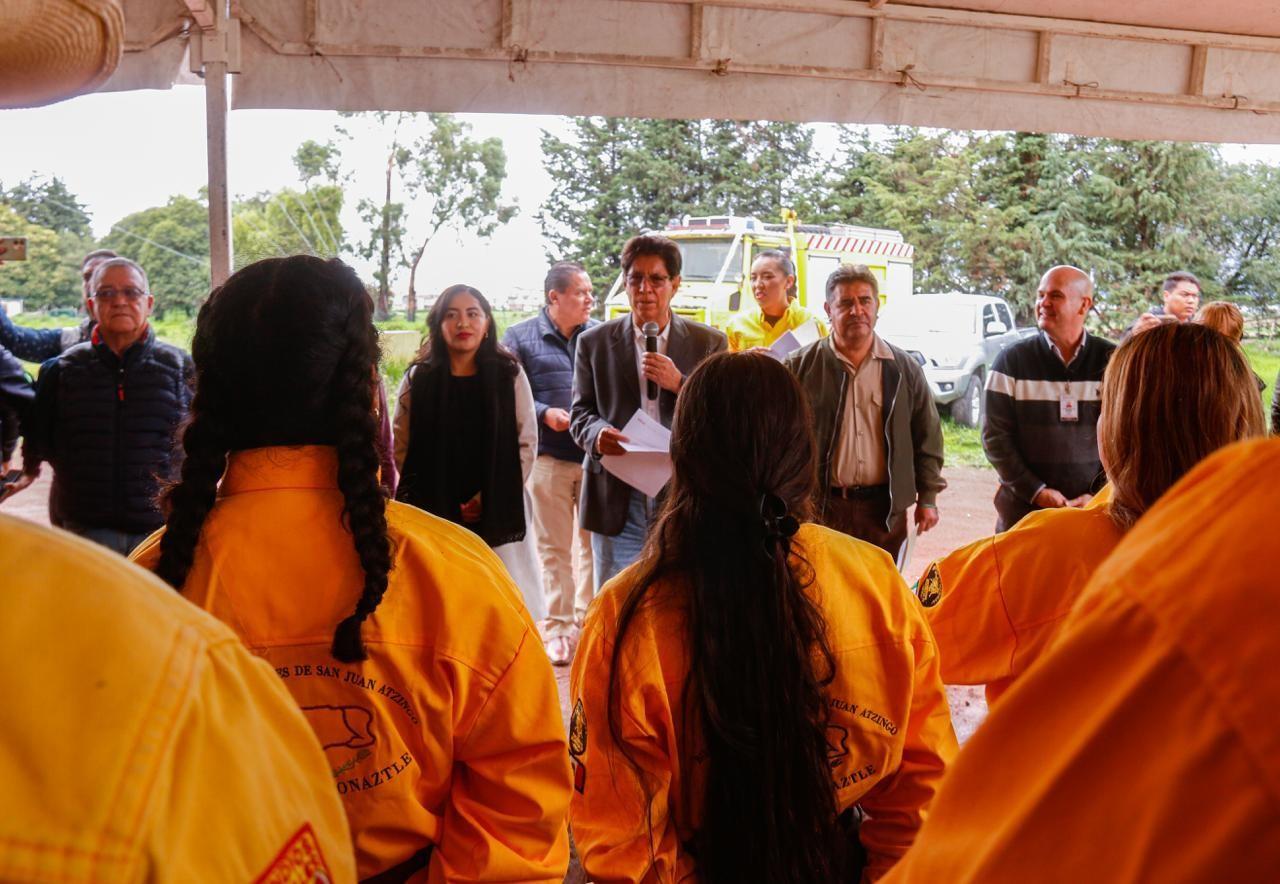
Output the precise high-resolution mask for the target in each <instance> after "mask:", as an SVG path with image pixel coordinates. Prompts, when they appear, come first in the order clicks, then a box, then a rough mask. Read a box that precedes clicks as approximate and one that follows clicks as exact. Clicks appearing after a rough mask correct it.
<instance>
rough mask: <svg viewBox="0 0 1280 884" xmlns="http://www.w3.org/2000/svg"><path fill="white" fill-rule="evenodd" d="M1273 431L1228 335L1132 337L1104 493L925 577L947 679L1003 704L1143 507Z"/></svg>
mask: <svg viewBox="0 0 1280 884" xmlns="http://www.w3.org/2000/svg"><path fill="white" fill-rule="evenodd" d="M1265 432H1266V430H1265V427H1264V424H1263V415H1262V402H1261V399H1260V398H1259V396H1258V388H1257V385H1256V384H1255V381H1254V375H1253V370H1252V368H1250V366H1249V361H1248V360H1247V359H1246V358H1245V356H1244V353H1243V352H1241V350H1240V348H1239V347H1238V346H1236V345H1235V344H1234V343H1233V342H1232V341H1230V340H1229V339H1228V338H1226V337H1224V336H1223V335H1221V334H1219V333H1218V332H1215V331H1214V330H1212V329H1210V328H1207V327H1205V326H1203V325H1199V324H1196V323H1165V324H1162V325H1158V326H1155V327H1154V328H1151V329H1148V330H1147V331H1144V332H1142V333H1141V334H1136V335H1131V336H1130V337H1129V338H1128V339H1126V340H1125V342H1124V343H1123V344H1121V345H1120V346H1119V348H1117V349H1116V352H1115V354H1114V355H1113V356H1112V357H1111V361H1110V363H1109V364H1108V365H1107V371H1106V374H1105V375H1104V376H1103V380H1102V411H1101V415H1100V416H1099V420H1098V454H1099V455H1100V456H1101V458H1102V464H1103V467H1104V469H1105V470H1106V472H1107V478H1108V480H1109V484H1108V486H1107V487H1106V488H1104V489H1103V493H1102V494H1100V495H1099V498H1101V500H1098V499H1097V498H1095V500H1094V502H1093V503H1091V504H1090V505H1089V506H1086V507H1084V508H1083V509H1078V508H1074V507H1061V508H1059V509H1048V510H1039V511H1037V512H1034V513H1032V514H1031V515H1029V516H1027V517H1025V518H1024V519H1023V520H1022V521H1020V522H1019V523H1018V524H1017V525H1016V526H1015V527H1014V528H1012V529H1010V530H1009V531H1006V532H1004V533H1002V534H997V535H995V536H994V537H988V538H984V539H983V540H979V541H977V542H975V543H972V544H969V545H968V546H965V547H962V548H960V549H958V550H956V551H955V552H953V553H951V554H950V555H947V556H945V557H944V558H942V559H939V560H938V561H937V562H934V563H933V564H931V565H930V566H929V567H928V568H927V569H925V572H924V576H923V577H921V578H920V581H919V582H918V583H917V584H916V592H917V595H918V596H919V598H920V601H921V603H922V604H923V605H924V607H925V612H926V614H927V615H928V618H929V623H930V625H931V626H932V627H933V634H934V637H935V638H936V639H937V642H938V649H939V651H940V653H941V655H942V680H943V681H945V682H946V683H947V684H985V685H986V686H987V700H988V702H990V703H994V702H995V701H996V700H997V699H999V698H1000V697H1001V696H1002V695H1003V694H1004V693H1005V691H1007V690H1008V689H1009V688H1010V687H1011V686H1012V685H1013V683H1014V682H1015V681H1016V680H1017V679H1018V678H1019V677H1020V676H1021V675H1022V674H1023V673H1024V672H1025V671H1026V670H1027V668H1028V667H1029V666H1030V665H1031V664H1032V663H1034V662H1035V661H1036V660H1037V659H1039V658H1040V657H1041V656H1042V655H1043V653H1044V651H1045V649H1046V648H1047V647H1048V645H1049V643H1050V642H1051V640H1052V639H1053V638H1054V637H1055V636H1056V635H1057V634H1058V632H1059V631H1060V630H1061V628H1062V624H1063V621H1064V620H1065V618H1066V616H1067V614H1068V613H1070V611H1071V608H1072V606H1073V605H1074V603H1075V600H1076V598H1077V597H1078V595H1079V594H1080V591H1081V590H1082V589H1084V586H1085V584H1086V583H1088V582H1089V578H1090V577H1091V576H1092V575H1093V573H1094V572H1095V571H1096V570H1097V568H1098V566H1099V565H1100V564H1101V563H1102V561H1103V560H1104V559H1106V558H1107V556H1108V555H1110V553H1111V551H1112V550H1113V549H1115V548H1116V546H1117V545H1118V544H1119V543H1120V541H1121V540H1122V539H1123V538H1124V535H1125V533H1126V532H1128V530H1129V529H1130V528H1132V527H1133V525H1134V523H1135V522H1137V521H1138V519H1139V518H1140V517H1141V516H1142V514H1143V513H1145V512H1146V511H1147V510H1148V509H1150V508H1151V507H1152V506H1153V505H1154V504H1155V503H1156V501H1157V500H1159V499H1160V496H1161V495H1162V494H1164V493H1165V491H1167V490H1168V489H1169V487H1170V486H1171V485H1173V484H1174V483H1175V482H1177V481H1178V479H1180V478H1181V477H1182V476H1183V474H1184V473H1186V472H1187V471H1188V470H1190V469H1191V468H1192V467H1194V466H1195V465H1196V464H1197V463H1199V462H1200V461H1201V460H1202V459H1204V458H1205V457H1207V456H1208V455H1210V454H1212V453H1213V452H1214V451H1216V450H1218V449H1219V448H1222V447H1223V446H1226V445H1229V444H1231V443H1232V442H1236V441H1239V440H1241V439H1248V438H1250V437H1253V436H1261V435H1263V434H1264V433H1265Z"/></svg>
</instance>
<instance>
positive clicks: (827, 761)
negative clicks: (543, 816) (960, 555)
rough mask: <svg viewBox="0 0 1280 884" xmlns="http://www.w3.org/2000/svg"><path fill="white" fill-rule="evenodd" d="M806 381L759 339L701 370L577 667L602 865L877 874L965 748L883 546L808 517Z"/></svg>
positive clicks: (577, 706)
mask: <svg viewBox="0 0 1280 884" xmlns="http://www.w3.org/2000/svg"><path fill="white" fill-rule="evenodd" d="M810 425H811V421H810V416H809V407H808V404H807V402H806V399H805V395H804V392H803V390H802V389H801V387H800V385H799V383H798V382H797V381H796V379H795V378H794V377H793V376H792V375H791V373H790V372H789V371H787V369H786V368H784V367H783V366H782V365H780V364H779V363H778V362H776V361H775V360H774V359H773V358H772V357H771V356H769V355H768V354H765V353H760V352H757V351H748V352H743V353H726V354H722V355H715V356H711V357H708V358H707V359H706V360H705V361H704V362H703V363H701V365H700V366H699V367H698V368H697V369H695V370H694V372H693V373H692V374H691V375H690V376H689V377H688V379H687V381H686V382H685V385H684V389H683V391H682V392H681V394H680V400H679V403H678V404H677V406H676V413H675V421H674V425H673V427H672V440H671V457H672V463H673V468H674V474H673V477H672V480H671V484H670V486H669V488H668V493H667V497H666V499H665V501H664V503H663V507H662V510H661V513H660V516H659V518H658V521H657V523H656V524H655V526H654V529H653V531H652V532H651V534H650V535H649V539H648V541H647V542H646V545H645V547H644V551H643V552H642V554H641V557H640V559H639V560H638V561H637V562H636V563H635V564H633V565H631V566H630V567H629V568H627V569H626V570H624V571H623V572H622V573H621V574H619V575H618V576H617V577H616V578H615V579H614V580H612V581H610V582H609V584H607V585H606V586H605V590H604V593H603V594H602V595H601V596H600V597H598V598H597V599H596V601H595V602H594V603H593V606H592V608H591V611H590V613H589V614H588V617H587V623H586V626H585V628H584V631H583V639H582V643H581V645H580V647H579V650H578V654H577V657H576V658H575V660H574V663H573V670H572V676H571V691H572V700H571V702H572V704H573V712H572V719H571V722H570V728H569V754H570V756H571V758H572V759H573V767H574V788H575V793H574V795H573V802H572V805H571V808H570V821H571V823H572V827H573V833H574V839H575V842H576V844H577V848H578V852H579V854H580V856H581V857H582V862H583V866H584V868H585V869H586V871H587V875H588V877H589V878H590V880H593V881H596V882H600V884H605V882H621V881H628V882H635V881H646V882H650V881H651V882H698V884H721V882H724V884H729V882H733V884H737V882H743V881H768V882H770V884H788V882H811V884H829V882H833V881H857V880H858V878H859V875H861V876H862V879H863V880H874V879H876V878H877V877H879V876H880V875H881V874H883V873H884V872H885V871H886V870H887V869H888V868H890V867H891V866H892V865H893V863H894V862H895V860H896V859H897V858H898V857H899V856H901V855H902V854H903V853H904V852H905V851H906V850H907V848H908V847H909V846H910V844H911V842H912V839H913V838H914V837H915V832H916V829H917V828H918V827H919V826H920V823H921V821H922V819H923V817H924V814H925V811H926V808H927V806H928V804H929V802H930V800H931V798H932V796H933V794H934V791H935V789H936V788H937V785H938V782H939V780H940V779H941V778H942V775H943V771H944V769H945V768H946V766H947V763H948V761H949V760H950V759H951V757H952V756H953V754H954V753H955V751H956V738H955V734H954V732H953V731H952V727H951V718H950V714H949V710H948V707H947V700H946V695H945V694H944V692H943V688H942V682H941V679H940V678H939V675H938V658H937V653H936V650H935V648H934V645H933V638H932V636H931V635H930V634H929V628H928V625H927V624H926V623H925V620H924V616H923V614H922V613H921V611H920V610H919V606H918V605H917V604H916V603H915V600H914V599H913V598H912V596H911V594H910V592H909V590H908V589H907V587H906V585H905V584H904V583H903V581H902V578H901V577H900V576H899V575H898V573H897V571H896V570H895V569H894V565H893V561H892V560H891V559H890V558H889V556H888V554H886V553H885V552H884V551H882V550H880V549H878V548H876V547H874V546H872V545H871V544H868V543H865V542H863V541H861V540H856V539H854V538H852V537H849V536H848V535H845V534H841V533H838V532H836V531H832V530H830V529H827V528H825V527H822V526H820V525H817V524H814V523H812V522H811V521H809V520H810V519H811V517H812V504H811V501H812V498H813V493H814V486H815V480H816V471H815V468H814V440H813V434H812V431H811V430H810Z"/></svg>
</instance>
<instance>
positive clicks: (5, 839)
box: [0, 515, 355, 882]
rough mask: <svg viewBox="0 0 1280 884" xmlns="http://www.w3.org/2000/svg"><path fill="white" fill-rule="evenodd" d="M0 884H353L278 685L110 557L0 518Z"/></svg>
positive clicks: (232, 643)
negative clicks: (299, 883)
mask: <svg viewBox="0 0 1280 884" xmlns="http://www.w3.org/2000/svg"><path fill="white" fill-rule="evenodd" d="M0 575H3V576H2V577H0V610H2V611H3V612H4V614H3V616H0V697H3V698H4V699H3V706H4V711H3V714H0V796H2V805H0V806H2V808H3V809H2V810H0V880H3V881H255V880H261V881H284V880H307V881H311V880H320V879H322V878H323V879H325V880H329V881H334V882H354V881H355V858H354V856H353V855H352V850H351V836H350V834H349V833H348V831H347V821H346V817H345V816H344V815H343V812H342V803H341V802H340V801H339V800H338V797H337V796H336V795H335V794H334V793H333V786H332V784H331V782H330V780H329V775H328V766H327V765H326V764H325V759H324V755H323V753H322V752H321V751H320V746H319V744H318V743H317V742H316V738H315V735H314V734H312V732H311V729H310V728H309V727H308V726H307V722H306V720H305V719H304V718H303V716H302V714H301V713H300V712H299V711H298V707H297V705H296V704H295V703H294V702H293V700H292V699H291V698H290V697H289V694H288V692H287V691H286V690H285V689H284V688H283V687H282V686H281V685H280V683H279V680H278V679H277V678H276V677H275V676H274V675H273V674H272V672H271V668H270V667H269V666H267V665H266V664H265V663H263V662H262V661H261V660H257V659H255V658H254V657H253V655H252V654H250V653H248V652H247V651H246V650H245V649H244V647H243V646H242V645H241V644H240V641H239V640H238V639H237V638H236V637H235V635H234V634H232V632H231V630H229V629H227V628H226V627H225V626H224V625H223V624H221V623H219V622H218V621H217V620H215V619H214V618H212V617H210V616H209V615H207V614H205V613H204V612H203V611H200V610H197V609H196V608H195V607H194V606H192V605H190V604H188V603H186V602H185V601H183V600H182V598H181V597H180V596H179V595H178V594H177V593H175V592H174V591H173V590H172V589H170V588H169V587H167V586H165V585H164V584H162V583H161V582H160V581H159V580H156V579H155V578H154V577H152V576H151V575H150V574H148V573H146V572H145V571H143V570H141V569H139V568H136V567H134V566H133V565H130V564H129V563H128V562H127V561H125V560H124V559H123V558H121V557H120V556H118V555H116V554H114V553H111V552H108V551H106V550H104V549H103V548H102V547H99V546H96V545H94V544H91V543H89V542H87V541H84V540H81V539H79V538H77V537H73V536H72V535H70V534H65V533H63V532H61V531H53V530H51V529H48V528H42V527H37V526H36V525H33V524H31V523H30V522H24V521H22V520H20V519H15V518H12V517H10V516H2V515H0Z"/></svg>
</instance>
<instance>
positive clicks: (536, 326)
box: [502, 261, 599, 666]
mask: <svg viewBox="0 0 1280 884" xmlns="http://www.w3.org/2000/svg"><path fill="white" fill-rule="evenodd" d="M543 293H544V294H545V296H546V299H547V302H546V305H545V306H544V307H543V308H542V310H541V311H540V312H539V313H538V315H537V316H534V317H533V318H532V319H526V320H525V321H524V322H519V323H516V324H515V325H513V326H511V327H510V328H508V329H507V333H506V335H504V336H503V338H502V344H503V346H504V347H506V348H507V349H508V350H510V351H511V352H512V353H514V354H515V356H516V358H517V359H519V360H520V364H521V365H522V366H524V373H525V375H526V376H527V377H528V378H529V385H530V387H532V389H533V401H534V405H535V410H536V411H537V414H538V459H537V461H535V462H534V465H533V475H531V476H530V477H529V495H530V497H531V498H532V502H533V528H534V535H535V536H536V537H537V540H538V555H539V557H540V558H541V560H542V585H543V590H544V592H545V595H546V599H547V622H546V623H545V624H544V626H543V635H544V644H545V647H546V650H547V655H548V656H549V657H550V658H551V662H552V663H554V664H555V665H557V666H566V665H568V663H569V661H570V660H571V659H573V649H574V645H575V643H576V640H577V625H578V624H579V623H580V622H581V620H582V618H583V617H584V616H585V615H586V610H587V605H588V604H589V603H590V602H591V596H592V587H593V580H592V573H591V572H592V568H591V541H590V539H589V538H588V537H587V534H586V532H585V531H583V530H582V529H581V528H580V527H579V525H578V520H577V518H576V516H577V510H578V495H579V493H580V492H581V488H582V458H583V452H582V449H581V448H579V447H578V444H577V443H576V442H574V441H573V437H571V436H570V435H569V406H570V405H571V404H572V402H573V361H574V355H575V351H576V350H577V346H578V336H579V335H580V334H582V332H584V331H586V330H587V329H589V328H591V327H592V326H596V325H599V322H597V321H596V320H594V319H592V318H591V307H592V305H593V304H595V298H594V297H593V296H592V292H591V278H590V277H589V276H587V272H586V270H585V269H583V267H582V265H581V264H578V263H575V262H573V261H559V262H557V263H555V264H553V265H552V266H551V269H550V270H549V271H548V272H547V278H546V280H545V282H544V284H543ZM575 537H576V538H577V540H578V550H579V569H578V573H577V574H576V575H575V574H574V568H573V545H574V538H575Z"/></svg>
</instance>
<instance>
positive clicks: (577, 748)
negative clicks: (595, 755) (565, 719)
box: [569, 697, 587, 758]
mask: <svg viewBox="0 0 1280 884" xmlns="http://www.w3.org/2000/svg"><path fill="white" fill-rule="evenodd" d="M586 751H587V714H586V712H584V711H583V709H582V698H581V697H579V698H578V702H577V703H575V704H574V705H573V715H572V716H571V717H570V718H569V754H570V755H572V756H573V757H574V758H578V757H580V756H581V755H582V754H583V753H584V752H586Z"/></svg>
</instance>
